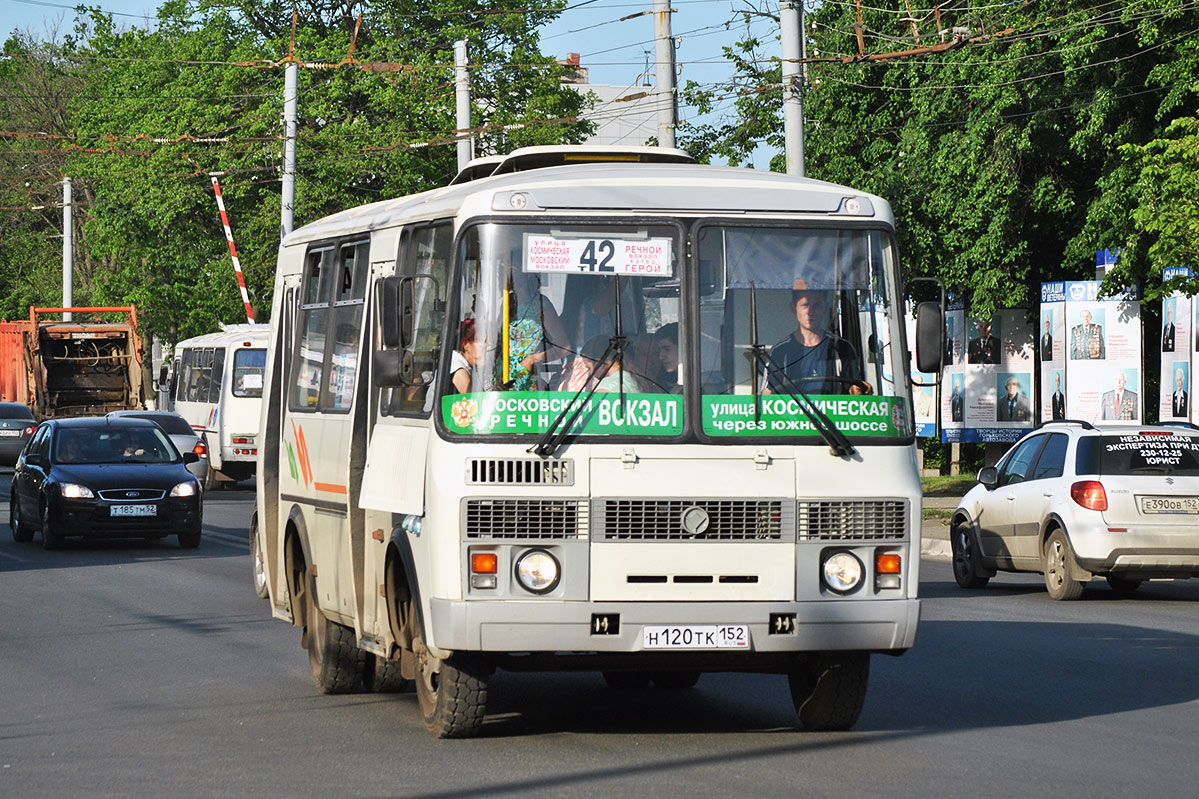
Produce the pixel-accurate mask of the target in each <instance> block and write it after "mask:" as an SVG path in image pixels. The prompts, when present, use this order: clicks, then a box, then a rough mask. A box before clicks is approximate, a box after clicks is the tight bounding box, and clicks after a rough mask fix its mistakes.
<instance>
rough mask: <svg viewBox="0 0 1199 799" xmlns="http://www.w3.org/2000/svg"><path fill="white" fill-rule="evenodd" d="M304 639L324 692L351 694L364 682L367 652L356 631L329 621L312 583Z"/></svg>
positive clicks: (318, 685)
mask: <svg viewBox="0 0 1199 799" xmlns="http://www.w3.org/2000/svg"><path fill="white" fill-rule="evenodd" d="M306 593H307V602H308V607H307V609H306V612H305V615H304V618H305V620H306V622H307V627H306V629H305V631H304V638H305V640H306V642H307V644H308V663H309V665H311V666H312V682H313V684H315V685H316V690H318V691H320V692H321V693H322V694H348V693H350V692H352V691H356V690H358V688H359V686H361V685H362V679H363V678H362V675H363V669H364V668H365V666H366V652H365V651H363V650H361V649H359V648H358V644H357V642H356V641H355V640H354V631H353V630H351V629H350V628H349V627H344V626H342V625H340V624H338V623H337V622H332V621H329V619H328V618H326V617H325V614H324V611H322V610H321V609H320V607H318V606H317V604H316V586H315V585H311V584H310V585H309V588H308V591H307V592H306Z"/></svg>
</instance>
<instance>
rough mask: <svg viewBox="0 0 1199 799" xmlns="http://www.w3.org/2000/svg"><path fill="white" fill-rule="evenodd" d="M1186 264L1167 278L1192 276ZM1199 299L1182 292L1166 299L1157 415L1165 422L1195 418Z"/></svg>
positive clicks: (1167, 272)
mask: <svg viewBox="0 0 1199 799" xmlns="http://www.w3.org/2000/svg"><path fill="white" fill-rule="evenodd" d="M1189 276H1190V270H1189V269H1187V268H1186V267H1171V268H1169V269H1167V270H1166V271H1165V273H1164V274H1163V275H1162V280H1163V281H1169V280H1171V279H1172V278H1175V277H1189ZM1195 305H1199V303H1196V302H1195V301H1194V300H1193V299H1192V298H1191V297H1188V296H1186V295H1185V294H1183V293H1182V292H1174V293H1173V294H1171V295H1170V296H1169V297H1166V298H1165V299H1164V300H1162V334H1161V341H1160V344H1161V370H1162V371H1161V381H1160V382H1159V383H1158V402H1157V418H1158V419H1159V420H1160V421H1163V422H1189V421H1190V420H1191V359H1192V357H1193V354H1194V350H1195V346H1194V345H1195V341H1194V337H1195V333H1194V331H1195V329H1196V328H1195V326H1194V319H1195V313H1196V308H1195V307H1194V306H1195Z"/></svg>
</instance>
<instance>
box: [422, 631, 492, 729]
mask: <svg viewBox="0 0 1199 799" xmlns="http://www.w3.org/2000/svg"><path fill="white" fill-rule="evenodd" d="M414 643H415V644H416V650H417V655H416V657H417V664H418V668H417V675H416V699H417V702H418V703H419V704H420V712H421V716H422V717H423V719H424V722H425V729H427V730H428V731H429V732H430V733H432V734H433V735H434V736H436V737H437V738H473V737H475V736H476V735H478V734H479V730H480V728H482V726H483V715H484V713H485V712H486V709H487V664H486V662H485V661H484V660H483V659H482V658H481V657H479V656H478V655H471V654H463V653H458V654H455V655H453V656H451V657H449V658H447V659H445V660H442V659H440V658H436V657H434V656H433V655H432V654H430V653H429V650H428V649H426V648H425V646H424V642H423V641H421V640H419V639H418V640H416V641H414Z"/></svg>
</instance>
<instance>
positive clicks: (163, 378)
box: [158, 363, 170, 386]
mask: <svg viewBox="0 0 1199 799" xmlns="http://www.w3.org/2000/svg"><path fill="white" fill-rule="evenodd" d="M169 372H170V369H168V368H167V365H166V364H165V363H164V364H163V365H162V368H161V369H159V370H158V385H160V386H165V385H166V384H167V374H168V373H169Z"/></svg>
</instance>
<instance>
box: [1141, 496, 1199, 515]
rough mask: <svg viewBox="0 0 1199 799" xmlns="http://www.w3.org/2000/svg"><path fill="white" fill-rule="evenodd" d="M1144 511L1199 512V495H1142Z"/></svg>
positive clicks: (1142, 510) (1142, 508)
mask: <svg viewBox="0 0 1199 799" xmlns="http://www.w3.org/2000/svg"><path fill="white" fill-rule="evenodd" d="M1141 512H1142V513H1199V497H1141Z"/></svg>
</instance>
